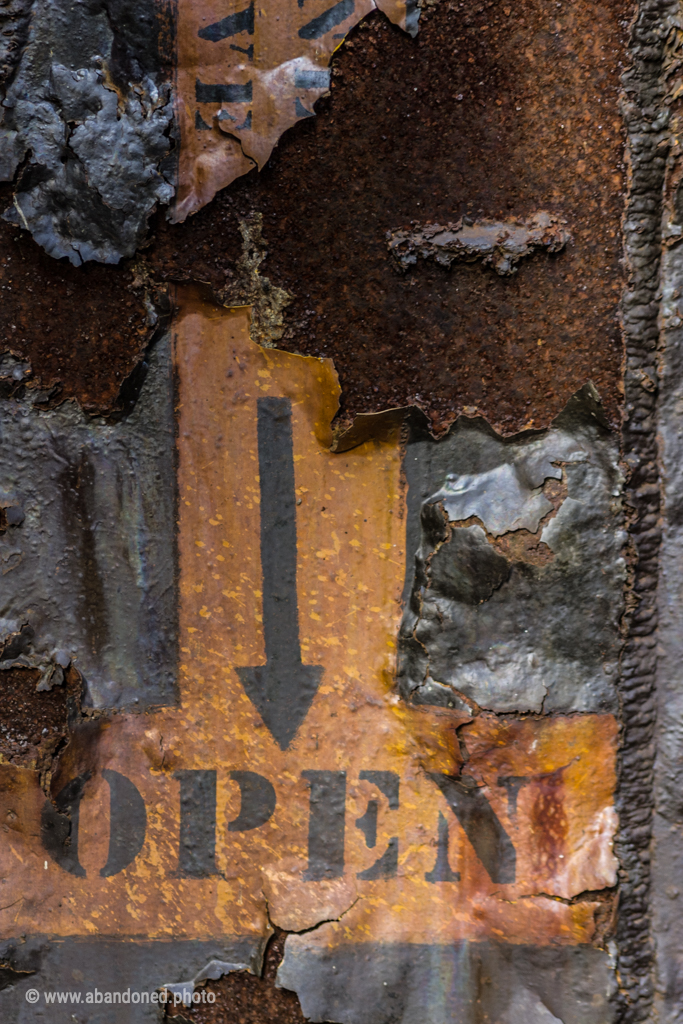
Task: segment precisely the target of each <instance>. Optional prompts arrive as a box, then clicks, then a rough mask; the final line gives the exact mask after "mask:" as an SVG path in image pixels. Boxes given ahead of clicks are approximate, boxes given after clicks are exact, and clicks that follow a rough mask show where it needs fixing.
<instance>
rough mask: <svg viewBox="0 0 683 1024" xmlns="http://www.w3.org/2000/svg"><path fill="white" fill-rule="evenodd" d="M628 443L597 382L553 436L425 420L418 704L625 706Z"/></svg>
mask: <svg viewBox="0 0 683 1024" xmlns="http://www.w3.org/2000/svg"><path fill="white" fill-rule="evenodd" d="M618 458H619V450H618V441H617V438H616V437H615V435H614V434H613V433H612V432H611V431H610V430H609V428H608V426H607V424H606V421H605V418H604V415H603V413H602V410H601V407H600V404H599V401H598V396H597V394H596V392H595V390H594V389H593V388H592V387H590V386H586V387H585V388H583V389H582V391H580V392H579V393H578V395H576V396H575V397H574V398H573V399H571V401H570V402H569V404H568V405H567V408H566V409H565V411H564V412H563V413H562V414H561V415H560V416H558V417H557V418H556V419H555V421H554V422H553V425H552V427H551V428H550V429H549V430H548V431H544V432H537V431H534V432H529V434H528V435H525V434H521V435H517V437H516V438H513V439H512V438H511V439H505V440H504V439H503V438H500V437H499V436H497V435H496V434H495V433H494V432H493V431H492V430H491V429H490V427H488V425H487V424H486V423H484V422H483V421H481V420H479V421H478V420H468V419H464V418H463V419H460V420H458V421H457V423H456V424H455V426H454V427H453V428H451V431H450V432H449V434H448V435H447V436H446V437H445V438H444V439H442V440H440V441H434V440H433V439H432V438H431V437H429V435H428V434H426V432H424V431H420V429H419V425H418V426H416V428H414V429H413V432H412V436H411V438H410V439H409V441H408V444H407V447H406V455H405V462H404V465H405V472H406V476H407V479H408V487H409V490H408V526H407V544H408V562H409V564H410V561H411V560H413V559H414V569H411V570H410V573H409V577H408V580H407V584H406V609H405V612H404V615H403V620H402V623H401V630H400V640H399V658H400V663H399V664H400V667H399V687H400V692H401V694H402V695H403V697H404V698H405V699H407V700H411V701H414V702H416V703H428V704H442V705H445V706H448V705H452V704H453V703H454V702H457V701H459V700H461V699H462V698H464V699H465V700H470V701H472V702H474V705H478V706H480V707H484V708H489V709H491V710H494V711H499V712H512V711H517V712H528V711H535V712H539V711H541V710H545V711H554V712H558V711H559V712H563V713H567V712H573V711H599V710H605V711H615V710H616V707H617V698H616V676H617V669H618V656H619V647H620V634H619V620H620V617H621V614H622V610H623V586H624V581H625V575H626V564H625V561H624V557H623V550H622V549H623V546H624V543H625V533H624V531H623V517H622V513H621V505H620V489H621V483H622V476H621V471H620V469H619V464H618Z"/></svg>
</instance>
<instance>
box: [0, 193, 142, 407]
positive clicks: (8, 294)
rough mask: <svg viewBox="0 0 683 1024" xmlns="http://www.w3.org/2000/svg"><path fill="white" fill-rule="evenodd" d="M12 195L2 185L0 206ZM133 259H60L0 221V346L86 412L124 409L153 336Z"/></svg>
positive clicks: (45, 385)
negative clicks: (128, 386) (121, 262)
mask: <svg viewBox="0 0 683 1024" xmlns="http://www.w3.org/2000/svg"><path fill="white" fill-rule="evenodd" d="M11 201H12V198H11V189H10V188H9V187H8V186H3V187H1V188H0V209H5V208H6V207H7V206H8V205H9V204H10V203H11ZM133 281H134V274H133V273H132V270H131V267H130V266H120V267H113V266H103V265H102V264H96V263H88V264H87V265H85V266H83V267H72V266H71V265H70V264H69V263H67V262H66V260H55V259H53V258H52V257H51V256H48V255H47V254H46V253H45V252H43V250H42V249H41V248H40V247H39V246H38V245H36V243H35V242H34V241H33V239H32V238H31V237H30V236H29V235H28V233H27V232H25V231H20V230H19V229H18V228H14V227H11V226H10V225H9V224H6V223H5V222H4V221H2V220H0V352H7V351H9V352H11V353H12V354H13V355H15V356H16V357H17V358H19V359H28V360H29V361H30V363H31V367H32V369H33V374H32V377H31V380H32V381H33V382H34V383H35V384H38V385H40V387H42V388H53V389H55V391H54V400H60V399H65V398H76V399H77V400H78V401H79V402H80V403H81V404H82V406H83V408H84V409H86V411H88V412H91V413H96V412H111V411H113V410H116V409H118V408H120V406H121V400H120V392H121V387H122V384H123V383H124V381H126V379H127V378H128V376H129V375H130V374H131V372H132V371H133V370H134V368H135V367H136V365H137V364H138V363H139V361H140V359H141V357H142V354H143V352H144V350H145V347H146V345H147V343H148V341H149V338H150V336H151V328H150V326H149V324H148V322H147V312H146V309H145V306H144V303H143V295H142V291H141V290H134V289H133V287H132V284H133Z"/></svg>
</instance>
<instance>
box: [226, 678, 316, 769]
mask: <svg viewBox="0 0 683 1024" xmlns="http://www.w3.org/2000/svg"><path fill="white" fill-rule="evenodd" d="M235 671H236V672H237V675H238V676H239V678H240V682H241V683H242V686H243V687H244V691H245V693H246V695H247V697H248V698H249V700H250V701H251V703H252V704H253V705H254V707H255V708H256V710H257V711H258V713H259V714H260V716H261V718H262V719H263V722H264V724H265V725H266V726H267V728H268V730H269V731H270V733H271V735H272V736H273V738H274V739H275V740H276V741H277V743H278V744H279V746H280V749H281V750H286V749H287V747H288V746H289V744H290V743H291V742H292V740H293V739H294V736H295V735H296V731H297V729H298V728H299V726H300V725H301V723H302V722H303V720H304V718H305V717H306V715H307V714H308V710H309V708H310V706H311V704H312V703H313V698H314V697H315V695H316V693H317V692H318V687H319V686H320V680H321V679H322V674H323V667H322V665H303V664H302V663H301V662H300V661H299V662H295V663H294V664H290V665H287V664H278V663H277V662H276V661H274V660H273V661H269V662H268V663H267V664H266V665H257V666H254V667H250V668H236V669H235Z"/></svg>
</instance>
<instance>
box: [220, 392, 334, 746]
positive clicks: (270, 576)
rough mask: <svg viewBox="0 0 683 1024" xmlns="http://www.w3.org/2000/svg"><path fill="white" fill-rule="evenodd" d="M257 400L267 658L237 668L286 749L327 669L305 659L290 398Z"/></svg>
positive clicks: (270, 726)
mask: <svg viewBox="0 0 683 1024" xmlns="http://www.w3.org/2000/svg"><path fill="white" fill-rule="evenodd" d="M257 404H258V461H259V476H260V479H261V572H262V574H263V634H264V638H265V648H266V663H265V665H257V666H254V667H252V668H238V669H236V671H237V674H238V675H239V677H240V681H241V683H242V686H243V687H244V690H245V692H246V694H247V696H248V697H249V700H250V701H251V702H252V704H253V705H254V707H255V708H256V709H257V711H258V712H259V714H260V716H261V718H262V719H263V721H264V723H265V724H266V726H267V727H268V729H269V730H270V732H271V734H272V735H273V737H274V738H275V739H276V740H277V742H278V743H279V745H280V747H281V749H282V750H286V749H287V747H288V746H289V744H290V743H291V742H292V740H293V738H294V735H295V734H296V731H297V729H298V728H299V726H300V725H301V723H302V722H303V720H304V718H305V717H306V715H307V714H308V709H309V708H310V706H311V703H312V702H313V698H314V697H315V695H316V692H317V690H318V687H319V686H320V680H321V677H322V674H323V669H322V665H303V664H302V663H301V646H300V644H299V609H298V606H297V592H296V561H297V559H296V494H295V490H294V454H293V446H292V405H291V402H290V401H289V399H288V398H259V399H258V403H257Z"/></svg>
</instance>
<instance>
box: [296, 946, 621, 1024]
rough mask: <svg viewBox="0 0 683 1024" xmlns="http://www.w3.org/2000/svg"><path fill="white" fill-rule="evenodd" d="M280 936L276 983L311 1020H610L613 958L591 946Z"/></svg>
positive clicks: (393, 1023)
mask: <svg viewBox="0 0 683 1024" xmlns="http://www.w3.org/2000/svg"><path fill="white" fill-rule="evenodd" d="M316 935H317V932H312V933H309V934H308V935H293V936H290V937H289V938H288V939H287V942H286V945H285V958H284V960H283V962H282V965H281V966H280V969H279V971H278V976H277V983H278V985H279V986H280V987H281V988H287V989H291V990H292V991H294V992H296V994H297V995H298V997H299V999H300V1001H301V1008H302V1011H303V1014H304V1016H305V1017H306V1018H308V1019H310V1020H311V1021H314V1022H317V1021H336V1022H338V1024H452V1022H455V1021H457V1024H479V1022H482V1021H490V1022H495V1024H553V1022H554V1021H556V1020H559V1021H561V1022H562V1024H609V1022H610V1021H611V1020H613V1019H614V1016H613V1011H612V1010H611V1007H610V997H611V995H612V993H613V988H614V984H615V982H614V974H613V969H612V963H611V958H610V956H609V954H608V953H606V952H605V951H603V950H600V949H595V948H594V947H593V946H585V945H584V946H571V947H567V946H564V947H562V946H556V947H547V946H521V945H520V946H517V945H509V944H505V943H493V942H481V943H477V942H472V943H468V942H461V943H453V944H452V945H448V946H446V945H433V946H427V945H418V944H414V945H413V944H408V943H396V944H389V943H387V944H378V943H372V942H359V943H357V944H354V945H350V944H349V945H330V946H329V947H324V948H323V947H322V946H321V945H320V944H319V941H318V940H316V938H315V936H316Z"/></svg>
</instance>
